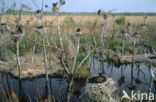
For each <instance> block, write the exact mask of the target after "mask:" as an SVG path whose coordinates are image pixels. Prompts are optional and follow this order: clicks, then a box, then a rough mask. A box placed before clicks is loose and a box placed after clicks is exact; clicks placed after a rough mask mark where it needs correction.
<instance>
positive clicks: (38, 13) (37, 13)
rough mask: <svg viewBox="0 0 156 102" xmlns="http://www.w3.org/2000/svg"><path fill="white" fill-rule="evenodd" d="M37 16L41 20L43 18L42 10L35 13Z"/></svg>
mask: <svg viewBox="0 0 156 102" xmlns="http://www.w3.org/2000/svg"><path fill="white" fill-rule="evenodd" d="M35 16H36V17H37V18H40V19H41V18H42V14H41V10H37V11H35Z"/></svg>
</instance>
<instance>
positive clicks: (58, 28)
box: [57, 12, 63, 50]
mask: <svg viewBox="0 0 156 102" xmlns="http://www.w3.org/2000/svg"><path fill="white" fill-rule="evenodd" d="M57 30H58V34H59V38H60V46H61V50H63V44H62V35H61V29H60V17H59V13H58V12H57Z"/></svg>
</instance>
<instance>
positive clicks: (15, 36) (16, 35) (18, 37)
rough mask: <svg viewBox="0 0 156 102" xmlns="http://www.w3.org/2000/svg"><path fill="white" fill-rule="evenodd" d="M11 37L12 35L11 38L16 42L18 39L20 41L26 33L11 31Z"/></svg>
mask: <svg viewBox="0 0 156 102" xmlns="http://www.w3.org/2000/svg"><path fill="white" fill-rule="evenodd" d="M10 37H11V40H13V41H14V42H16V41H19V40H21V39H23V37H24V33H14V32H11V36H10Z"/></svg>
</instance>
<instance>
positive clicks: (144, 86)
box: [90, 59, 156, 96]
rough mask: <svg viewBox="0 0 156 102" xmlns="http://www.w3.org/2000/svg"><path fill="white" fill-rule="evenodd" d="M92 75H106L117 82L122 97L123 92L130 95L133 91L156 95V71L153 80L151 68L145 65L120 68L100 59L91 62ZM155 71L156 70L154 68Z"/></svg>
mask: <svg viewBox="0 0 156 102" xmlns="http://www.w3.org/2000/svg"><path fill="white" fill-rule="evenodd" d="M90 62H91V64H90V66H91V70H90V72H91V75H95V74H98V73H104V74H105V75H106V76H107V77H110V78H112V79H113V80H114V81H115V82H116V86H117V89H118V91H119V93H120V95H121V96H122V90H126V92H128V93H129V94H130V92H131V90H134V91H136V92H138V91H140V92H148V91H149V89H151V91H152V92H153V93H156V80H155V79H156V71H154V80H152V79H151V74H150V71H149V68H148V67H147V66H146V65H145V64H144V63H140V64H139V63H137V64H134V66H133V68H132V64H127V65H121V66H120V67H119V68H118V67H115V66H114V65H113V64H108V63H106V62H100V61H99V60H98V59H94V62H93V59H92V60H90ZM153 69H154V68H153Z"/></svg>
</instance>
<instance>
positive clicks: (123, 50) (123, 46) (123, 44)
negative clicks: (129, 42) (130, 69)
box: [122, 39, 125, 56]
mask: <svg viewBox="0 0 156 102" xmlns="http://www.w3.org/2000/svg"><path fill="white" fill-rule="evenodd" d="M123 54H125V40H124V39H123V41H122V56H123Z"/></svg>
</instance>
